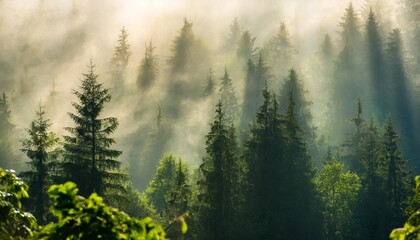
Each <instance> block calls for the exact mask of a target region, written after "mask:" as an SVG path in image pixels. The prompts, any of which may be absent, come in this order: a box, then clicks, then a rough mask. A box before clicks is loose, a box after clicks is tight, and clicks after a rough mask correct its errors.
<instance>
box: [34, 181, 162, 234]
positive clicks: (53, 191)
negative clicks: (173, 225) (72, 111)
mask: <svg viewBox="0 0 420 240" xmlns="http://www.w3.org/2000/svg"><path fill="white" fill-rule="evenodd" d="M77 192H78V189H77V187H76V184H74V183H72V182H67V183H65V184H61V185H53V186H52V187H51V188H50V189H49V190H48V194H49V196H50V198H51V199H52V201H53V206H52V211H53V213H54V214H55V215H56V216H57V217H58V222H57V223H50V224H48V225H46V226H45V227H41V229H40V231H39V232H37V233H34V237H33V239H42V240H47V239H66V240H73V239H145V240H146V239H150V240H159V239H165V232H164V231H163V228H162V227H161V226H160V225H158V224H156V223H154V222H153V220H152V219H151V218H144V219H141V220H139V219H136V218H131V217H129V216H128V215H127V214H125V213H123V212H121V211H119V210H118V209H115V208H111V207H109V206H107V205H106V204H105V203H104V202H103V199H102V198H101V197H99V196H98V195H97V194H96V193H93V194H92V195H90V196H89V197H88V198H84V197H82V196H78V195H76V194H77Z"/></svg>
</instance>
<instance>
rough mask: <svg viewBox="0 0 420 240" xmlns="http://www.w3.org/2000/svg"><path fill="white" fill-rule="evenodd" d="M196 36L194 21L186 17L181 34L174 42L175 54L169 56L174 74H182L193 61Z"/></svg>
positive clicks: (173, 50) (173, 49)
mask: <svg viewBox="0 0 420 240" xmlns="http://www.w3.org/2000/svg"><path fill="white" fill-rule="evenodd" d="M194 42H195V37H194V33H193V31H192V23H191V22H189V21H188V20H187V19H184V26H183V27H182V28H181V29H180V30H179V35H178V36H177V37H176V38H175V39H174V40H173V42H172V49H171V50H172V52H173V55H172V56H171V57H170V58H169V61H168V62H169V64H170V66H171V73H172V74H182V73H185V72H186V70H187V66H188V64H189V63H190V61H191V59H190V58H191V56H190V54H191V51H192V50H191V49H192V48H193V46H194V44H195V43H194Z"/></svg>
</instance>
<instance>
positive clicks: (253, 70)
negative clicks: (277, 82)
mask: <svg viewBox="0 0 420 240" xmlns="http://www.w3.org/2000/svg"><path fill="white" fill-rule="evenodd" d="M269 79H270V74H269V69H268V67H267V65H266V63H265V61H264V59H263V57H262V55H261V54H260V57H259V58H258V62H257V63H256V64H254V62H253V61H252V60H251V59H249V60H248V69H247V75H246V82H245V95H244V102H243V104H242V117H241V125H240V126H241V129H245V128H246V126H247V124H248V123H249V122H250V120H251V118H252V115H253V114H254V113H255V112H256V111H257V110H258V106H260V105H261V91H262V90H263V89H264V84H265V83H266V82H267V81H268V80H269Z"/></svg>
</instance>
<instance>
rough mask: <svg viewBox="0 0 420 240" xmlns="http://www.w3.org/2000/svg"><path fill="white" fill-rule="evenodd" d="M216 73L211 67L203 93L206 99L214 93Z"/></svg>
mask: <svg viewBox="0 0 420 240" xmlns="http://www.w3.org/2000/svg"><path fill="white" fill-rule="evenodd" d="M214 89H215V86H214V72H213V68H211V67H210V69H209V73H208V74H207V83H206V87H205V88H204V91H203V96H204V97H208V96H211V95H213V93H214Z"/></svg>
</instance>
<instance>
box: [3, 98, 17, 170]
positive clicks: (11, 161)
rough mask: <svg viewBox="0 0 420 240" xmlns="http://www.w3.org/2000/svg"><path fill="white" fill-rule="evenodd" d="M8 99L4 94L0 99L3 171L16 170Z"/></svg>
mask: <svg viewBox="0 0 420 240" xmlns="http://www.w3.org/2000/svg"><path fill="white" fill-rule="evenodd" d="M10 115H11V111H10V106H9V99H8V98H7V96H6V94H5V93H3V95H2V96H1V98H0V134H1V138H0V167H1V168H3V169H7V168H16V167H17V164H16V162H15V161H16V158H15V154H14V153H13V148H12V138H13V130H14V128H15V125H14V124H13V123H12V121H11V116H10Z"/></svg>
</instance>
